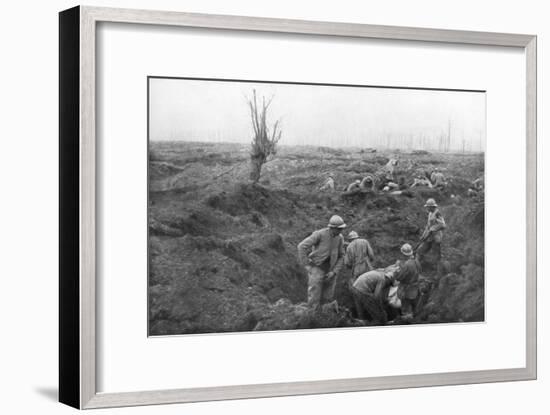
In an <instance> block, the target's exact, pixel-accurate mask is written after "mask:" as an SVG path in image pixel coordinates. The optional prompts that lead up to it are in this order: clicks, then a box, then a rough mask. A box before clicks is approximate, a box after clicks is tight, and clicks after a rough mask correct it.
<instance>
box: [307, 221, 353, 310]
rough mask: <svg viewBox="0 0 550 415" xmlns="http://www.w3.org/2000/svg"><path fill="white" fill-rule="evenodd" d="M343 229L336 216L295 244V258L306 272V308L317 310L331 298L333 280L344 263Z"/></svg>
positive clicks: (341, 222)
mask: <svg viewBox="0 0 550 415" xmlns="http://www.w3.org/2000/svg"><path fill="white" fill-rule="evenodd" d="M345 227H346V224H345V223H344V220H343V219H342V218H341V217H340V216H337V215H334V216H332V217H331V218H330V221H329V224H328V227H326V228H323V229H320V230H318V231H315V232H313V233H312V234H311V235H310V236H308V237H307V238H306V239H304V240H303V241H302V242H300V243H299V244H298V258H299V259H300V262H301V263H302V264H303V265H304V266H305V268H306V271H307V273H308V289H307V301H308V305H309V306H310V307H313V308H318V307H319V306H320V305H321V304H322V303H325V302H330V301H331V300H332V299H333V297H334V289H335V287H336V277H337V275H338V273H339V272H340V270H341V268H342V265H343V264H344V238H343V237H342V235H341V233H342V230H343V229H344V228H345Z"/></svg>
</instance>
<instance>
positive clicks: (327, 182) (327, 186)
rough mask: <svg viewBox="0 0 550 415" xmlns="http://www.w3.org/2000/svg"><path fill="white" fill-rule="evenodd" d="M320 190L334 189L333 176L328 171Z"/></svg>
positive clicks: (330, 190)
mask: <svg viewBox="0 0 550 415" xmlns="http://www.w3.org/2000/svg"><path fill="white" fill-rule="evenodd" d="M319 191H320V192H333V191H334V176H333V175H332V173H330V174H329V175H328V177H327V179H326V180H325V182H324V183H323V185H322V186H321V187H319Z"/></svg>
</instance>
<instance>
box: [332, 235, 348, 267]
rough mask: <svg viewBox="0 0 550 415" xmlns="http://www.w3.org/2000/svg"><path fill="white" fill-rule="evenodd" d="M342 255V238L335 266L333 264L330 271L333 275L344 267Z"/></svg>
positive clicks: (343, 253)
mask: <svg viewBox="0 0 550 415" xmlns="http://www.w3.org/2000/svg"><path fill="white" fill-rule="evenodd" d="M344 255H345V252H344V241H343V239H342V238H340V244H339V246H338V260H337V261H336V264H334V268H333V269H332V272H334V273H335V274H338V273H339V272H340V270H341V269H342V266H343V265H344Z"/></svg>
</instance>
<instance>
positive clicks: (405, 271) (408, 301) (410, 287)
mask: <svg viewBox="0 0 550 415" xmlns="http://www.w3.org/2000/svg"><path fill="white" fill-rule="evenodd" d="M401 254H403V257H402V258H401V259H400V260H399V261H398V265H399V269H398V270H397V272H396V273H395V274H394V277H393V278H394V279H395V281H396V282H398V283H399V288H398V289H397V297H398V298H399V300H401V313H402V315H403V319H404V320H411V319H412V318H413V317H414V311H415V309H416V304H417V302H418V294H419V291H418V279H419V276H420V262H419V261H418V259H416V258H415V257H414V253H413V249H412V247H411V246H410V245H409V244H404V245H403V246H402V247H401Z"/></svg>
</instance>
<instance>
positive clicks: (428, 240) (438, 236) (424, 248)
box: [416, 199, 447, 264]
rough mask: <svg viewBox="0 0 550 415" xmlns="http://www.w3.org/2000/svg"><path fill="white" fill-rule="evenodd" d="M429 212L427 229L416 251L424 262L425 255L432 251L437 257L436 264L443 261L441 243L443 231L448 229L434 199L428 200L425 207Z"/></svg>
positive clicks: (419, 258)
mask: <svg viewBox="0 0 550 415" xmlns="http://www.w3.org/2000/svg"><path fill="white" fill-rule="evenodd" d="M424 207H425V208H426V210H427V211H428V222H427V223H426V228H425V229H424V232H423V233H422V236H421V237H420V243H419V245H418V247H417V249H416V257H417V258H418V260H419V261H422V258H423V257H424V255H426V254H427V253H428V252H429V251H430V250H433V251H434V253H435V257H436V262H437V263H438V264H439V262H440V261H441V241H442V239H443V230H444V229H445V228H446V227H447V225H446V224H445V219H443V215H442V214H441V212H440V211H439V209H438V208H437V203H435V200H434V199H428V200H427V201H426V204H425V205H424Z"/></svg>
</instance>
